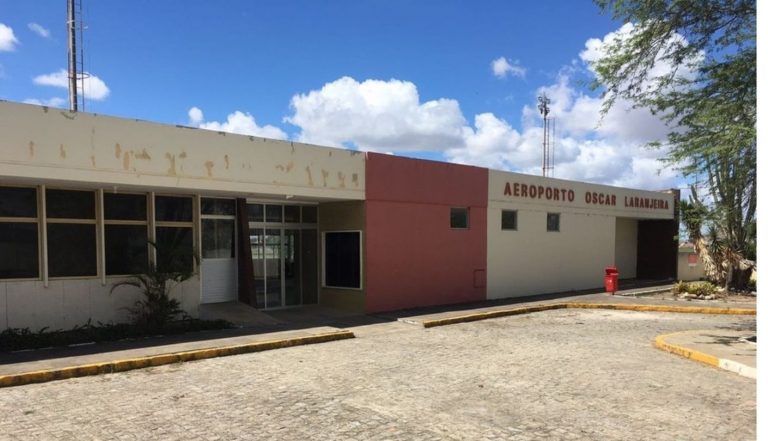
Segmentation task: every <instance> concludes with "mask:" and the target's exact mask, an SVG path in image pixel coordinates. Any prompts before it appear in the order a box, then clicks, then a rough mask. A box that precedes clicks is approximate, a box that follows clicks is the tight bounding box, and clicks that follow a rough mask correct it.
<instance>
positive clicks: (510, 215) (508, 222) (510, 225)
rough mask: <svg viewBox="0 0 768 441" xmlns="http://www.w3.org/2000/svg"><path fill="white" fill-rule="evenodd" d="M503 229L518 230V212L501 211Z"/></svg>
mask: <svg viewBox="0 0 768 441" xmlns="http://www.w3.org/2000/svg"><path fill="white" fill-rule="evenodd" d="M501 229H502V230H517V211H512V210H502V211H501Z"/></svg>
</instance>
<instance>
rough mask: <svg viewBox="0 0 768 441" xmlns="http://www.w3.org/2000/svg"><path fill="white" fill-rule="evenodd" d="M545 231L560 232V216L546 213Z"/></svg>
mask: <svg viewBox="0 0 768 441" xmlns="http://www.w3.org/2000/svg"><path fill="white" fill-rule="evenodd" d="M547 231H560V214H558V213H547Z"/></svg>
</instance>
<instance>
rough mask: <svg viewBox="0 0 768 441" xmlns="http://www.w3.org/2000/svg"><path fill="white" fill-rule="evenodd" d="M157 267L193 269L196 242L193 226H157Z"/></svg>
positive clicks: (170, 269) (188, 270) (180, 270)
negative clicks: (193, 238)
mask: <svg viewBox="0 0 768 441" xmlns="http://www.w3.org/2000/svg"><path fill="white" fill-rule="evenodd" d="M155 240H156V242H155V243H156V245H157V261H156V262H157V268H158V269H159V270H161V271H168V272H190V271H192V269H193V265H192V262H193V261H194V257H193V256H194V254H193V253H194V242H193V240H192V228H189V227H157V229H156V234H155Z"/></svg>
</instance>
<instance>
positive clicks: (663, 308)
mask: <svg viewBox="0 0 768 441" xmlns="http://www.w3.org/2000/svg"><path fill="white" fill-rule="evenodd" d="M571 308H574V309H612V310H620V311H644V312H679V313H689V314H725V315H755V314H756V310H755V309H749V308H714V307H705V306H671V305H669V306H668V305H637V304H618V303H550V304H547V305H537V306H528V307H521V308H512V309H501V310H495V311H487V312H478V313H473V314H466V315H460V316H456V317H448V318H441V319H434V320H425V321H423V322H421V324H422V326H424V327H425V328H433V327H435V326H446V325H453V324H456V323H466V322H474V321H478V320H485V319H491V318H498V317H506V316H510V315H521V314H530V313H532V312H540V311H549V310H553V309H571Z"/></svg>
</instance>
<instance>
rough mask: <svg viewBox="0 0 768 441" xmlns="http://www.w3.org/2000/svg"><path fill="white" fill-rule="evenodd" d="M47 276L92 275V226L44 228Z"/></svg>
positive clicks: (65, 225) (93, 249) (93, 250)
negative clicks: (46, 233)
mask: <svg viewBox="0 0 768 441" xmlns="http://www.w3.org/2000/svg"><path fill="white" fill-rule="evenodd" d="M47 228H48V275H49V276H51V277H75V276H95V275H96V225H83V224H48V226H47Z"/></svg>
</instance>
